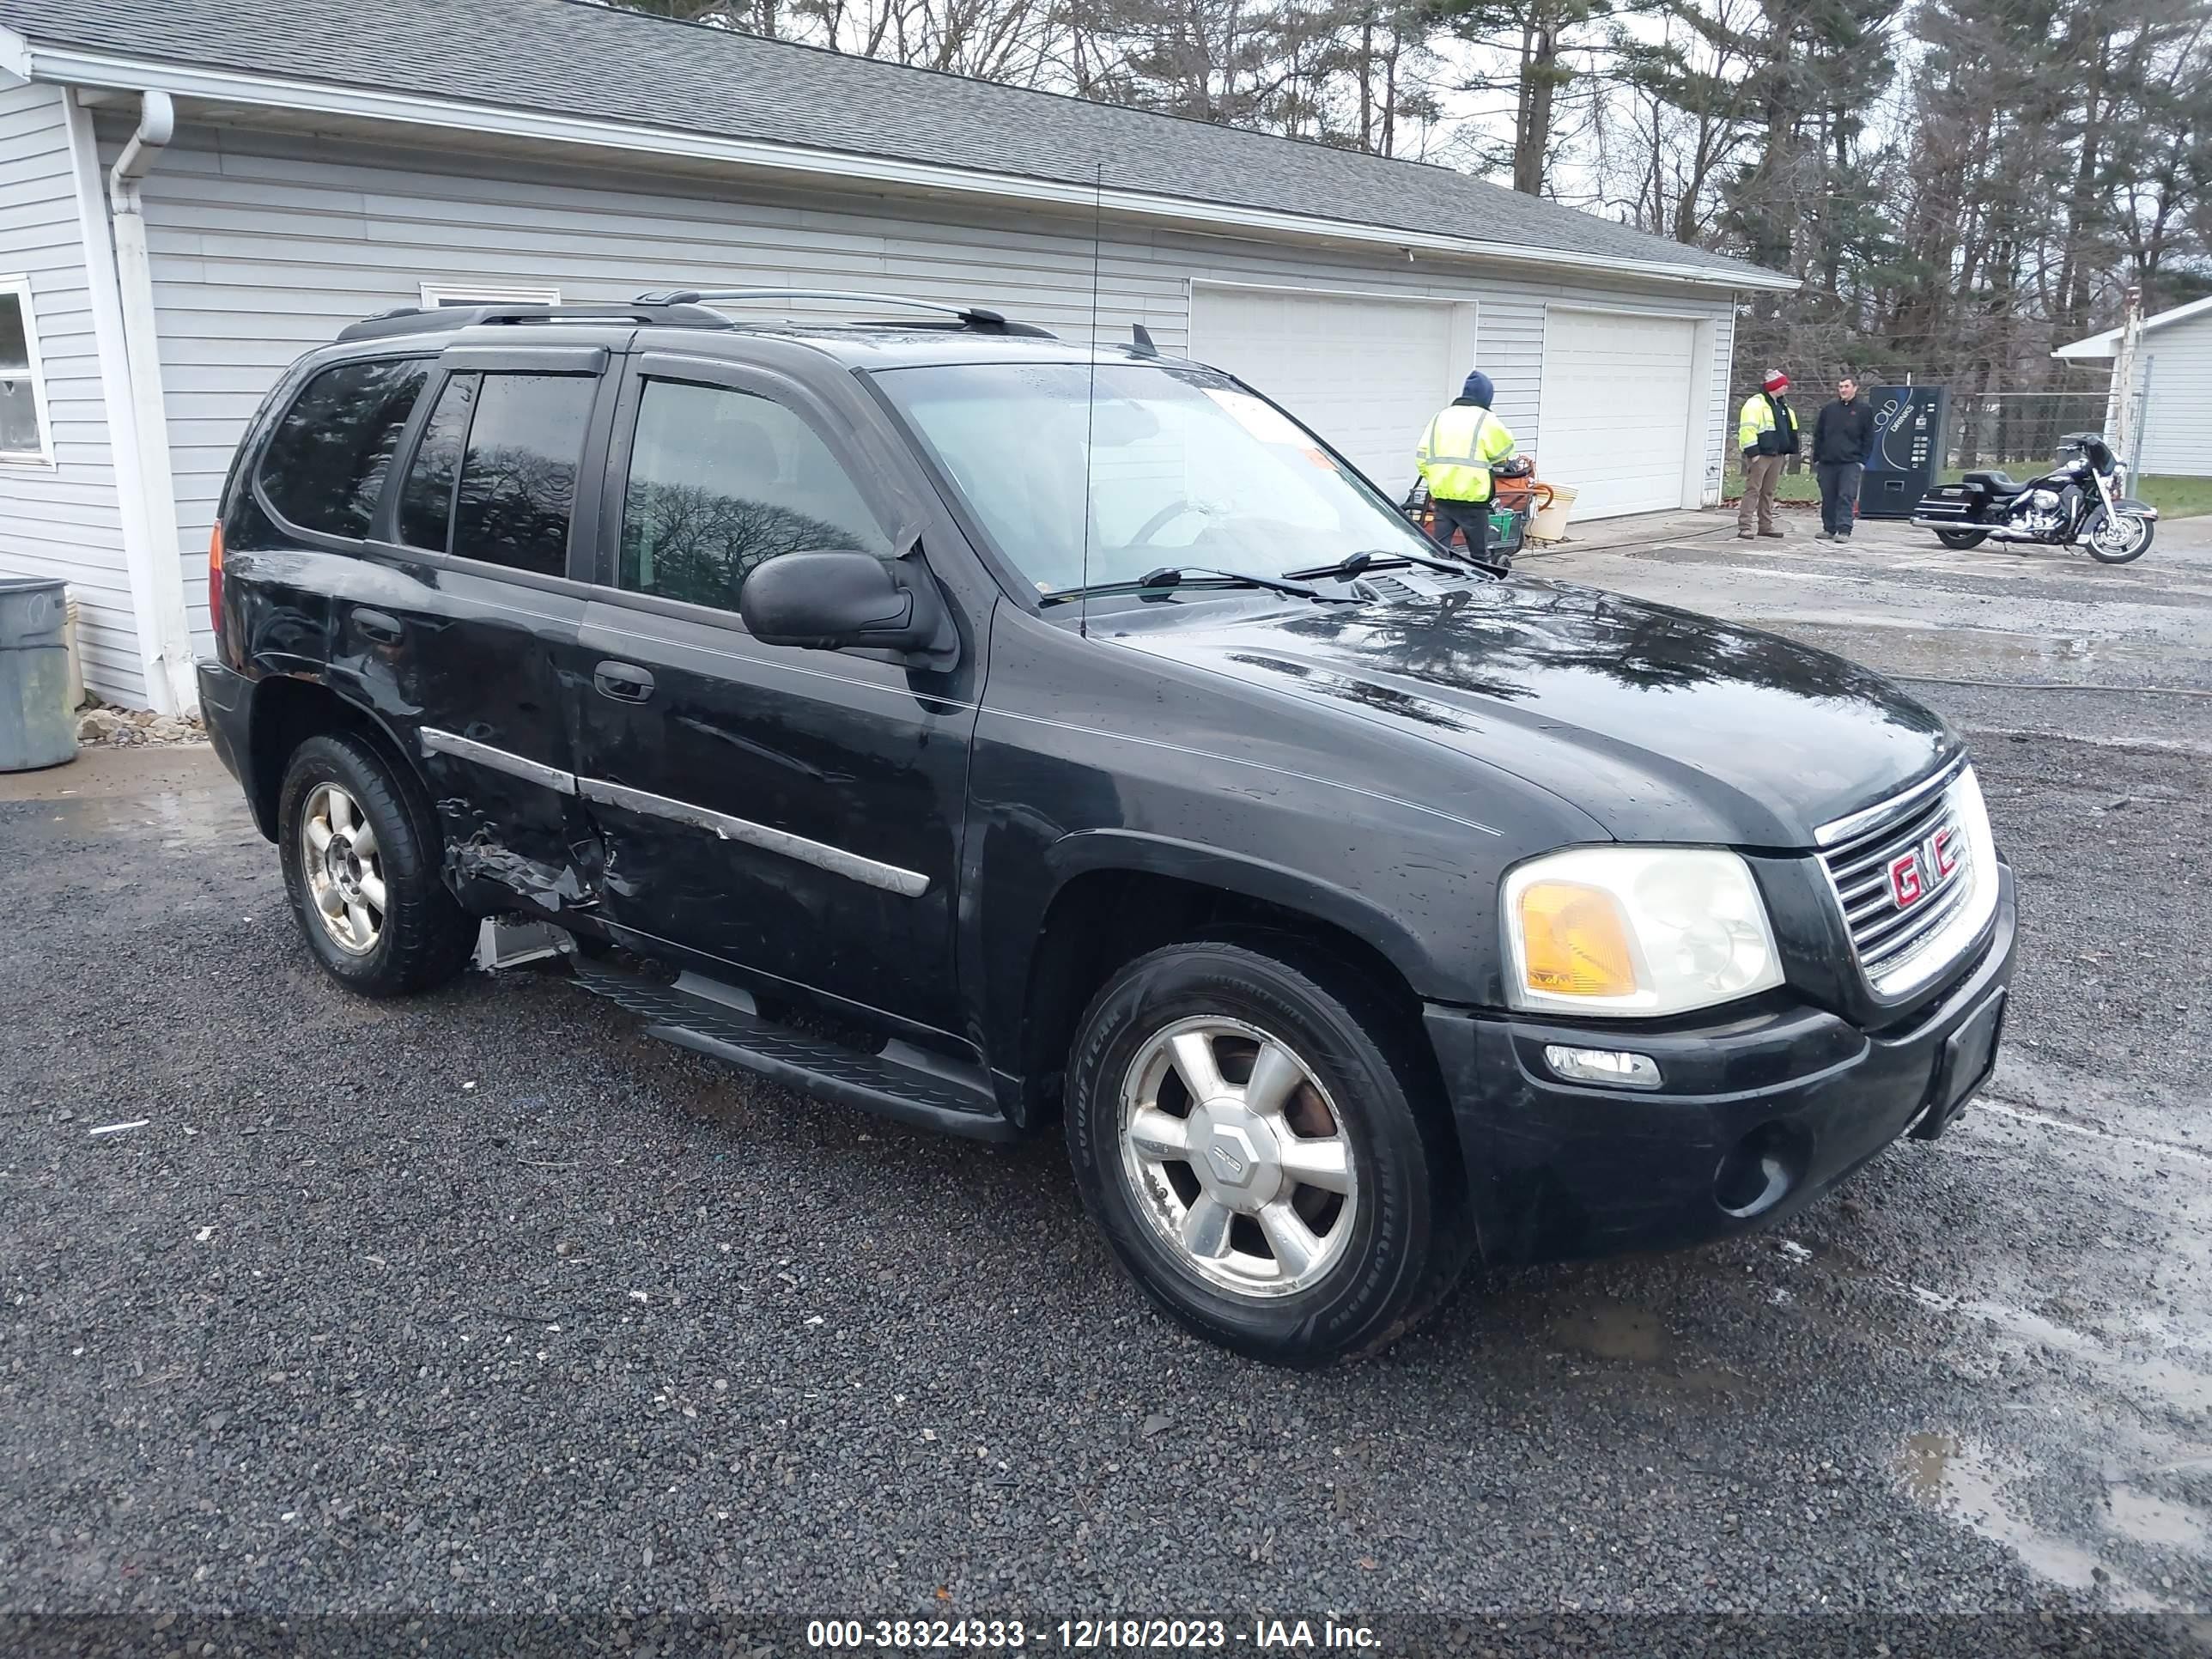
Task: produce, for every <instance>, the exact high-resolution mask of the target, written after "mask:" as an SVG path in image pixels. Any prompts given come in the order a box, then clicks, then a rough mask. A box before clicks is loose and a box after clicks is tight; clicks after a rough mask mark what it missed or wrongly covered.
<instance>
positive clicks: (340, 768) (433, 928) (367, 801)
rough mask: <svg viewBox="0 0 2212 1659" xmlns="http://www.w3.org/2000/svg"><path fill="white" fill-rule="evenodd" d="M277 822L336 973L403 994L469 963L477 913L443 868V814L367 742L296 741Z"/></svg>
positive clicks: (319, 953)
mask: <svg viewBox="0 0 2212 1659" xmlns="http://www.w3.org/2000/svg"><path fill="white" fill-rule="evenodd" d="M277 823H278V832H277V847H278V848H279V850H280V854H281V856H282V858H283V865H284V887H285V890H286V892H287V893H288V894H289V896H290V898H291V901H292V911H293V914H294V915H295V917H296V918H297V919H298V921H299V924H300V931H301V933H302V934H303V935H305V937H306V939H307V948H308V949H309V950H311V951H313V952H314V955H315V960H316V961H318V962H319V963H321V964H322V965H323V969H324V971H325V972H326V973H328V974H329V975H331V978H333V979H335V980H337V981H338V982H339V983H340V984H341V985H343V986H345V987H347V988H348V989H349V990H354V991H359V992H362V993H363V994H366V995H368V996H401V995H404V994H407V993H409V992H411V991H422V990H428V988H429V987H432V986H434V985H440V984H442V983H444V982H445V981H447V980H449V979H451V978H452V977H453V975H455V974H458V973H459V972H460V970H461V969H462V968H463V967H464V966H465V965H466V964H467V962H468V959H469V952H470V951H471V949H472V948H473V947H474V945H475V943H476V936H477V921H476V918H474V917H473V916H471V915H469V914H468V913H467V912H466V911H465V910H463V909H462V908H461V907H460V905H459V903H458V902H456V901H455V900H454V898H453V895H452V894H451V893H449V892H448V891H447V890H446V886H445V884H444V883H443V882H442V881H441V880H440V879H439V876H438V868H439V859H440V854H439V849H438V842H437V837H436V830H435V821H434V820H433V818H432V817H431V815H430V813H429V811H428V807H427V806H426V805H424V804H423V803H422V802H421V800H420V799H418V798H417V797H416V794H415V792H414V790H413V788H412V784H411V780H409V779H406V778H404V777H401V776H398V775H397V774H396V773H395V771H394V770H393V769H392V767H391V766H390V765H389V763H386V761H385V760H384V758H383V757H381V756H380V755H379V754H378V753H377V752H376V751H375V750H374V749H372V748H370V747H369V746H368V744H364V743H362V742H361V741H360V740H359V739H357V738H349V737H319V738H308V739H307V742H305V743H303V744H301V745H300V746H299V748H298V749H296V750H294V751H293V754H292V758H291V760H290V762H289V763H288V764H287V765H286V767H285V769H284V787H283V793H282V795H281V796H280V798H279V800H278V805H277Z"/></svg>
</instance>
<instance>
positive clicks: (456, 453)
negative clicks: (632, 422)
mask: <svg viewBox="0 0 2212 1659" xmlns="http://www.w3.org/2000/svg"><path fill="white" fill-rule="evenodd" d="M597 387H598V381H597V380H596V379H595V378H594V377H592V376H591V375H586V374H497V373H493V374H459V375H455V376H454V377H453V379H452V380H448V381H447V383H446V389H445V391H444V392H441V393H440V394H439V398H438V406H437V407H436V408H435V410H432V411H431V414H430V419H429V421H428V422H427V423H426V424H425V426H424V428H423V431H422V442H421V444H420V445H418V446H417V447H416V451H415V460H414V465H412V466H411V467H410V468H409V470H408V475H407V483H406V487H405V489H404V491H403V493H402V495H401V497H400V505H399V533H400V538H401V539H402V540H403V541H404V542H406V543H407V544H409V545H410V546H413V547H427V548H432V549H435V550H438V551H441V552H449V553H451V554H453V556H455V557H456V558H463V559H481V560H483V562H485V563H487V564H501V565H506V566H507V567H508V568H511V569H515V570H532V571H536V572H537V573H538V574H541V575H547V576H558V575H561V574H564V572H565V571H566V569H567V567H568V513H569V508H570V507H571V506H572V505H573V504H574V499H575V493H576V469H577V467H578V465H580V463H581V461H582V459H583V453H584V432H585V428H586V426H587V425H588V424H589V423H590V420H591V413H592V395H593V393H594V392H595V391H596V390H597Z"/></svg>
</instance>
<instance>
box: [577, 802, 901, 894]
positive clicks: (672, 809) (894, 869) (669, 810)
mask: <svg viewBox="0 0 2212 1659" xmlns="http://www.w3.org/2000/svg"><path fill="white" fill-rule="evenodd" d="M576 792H577V793H579V794H580V795H581V796H582V797H583V798H584V799H586V800H588V801H596V802H598V803H599V805H602V806H619V807H622V808H623V809H624V810H626V811H632V812H646V813H649V814H651V815H652V816H653V817H662V818H669V819H672V820H673V821H674V822H676V823H688V824H690V826H691V827H692V828H693V829H705V830H708V831H710V832H711V833H713V834H714V835H717V836H720V837H721V838H722V839H723V840H724V841H734V842H742V843H743V844H744V845H745V846H747V847H757V848H760V849H761V850H762V851H763V852H768V853H781V854H782V855H783V856H784V857H786V858H789V859H797V860H799V862H800V863H801V864H811V865H812V866H814V867H815V868H816V869H817V870H827V871H829V872H830V873H831V874H832V875H839V876H843V877H845V878H848V879H849V880H852V881H857V882H859V883H860V884H861V885H862V886H864V887H875V888H879V889H881V890H883V891H884V892H886V893H896V894H897V895H898V896H900V897H901V898H920V897H921V896H922V895H923V894H924V893H926V892H927V891H928V890H929V878H928V877H927V876H925V875H921V874H920V873H919V872H915V871H913V870H902V869H900V868H899V867H898V866H896V865H895V864H882V863H878V861H877V860H874V859H870V858H863V857H861V856H860V854H858V853H848V852H847V851H846V850H845V849H844V848H842V847H831V846H829V845H827V844H826V843H824V842H818V841H809V840H807V839H806V837H805V836H794V835H792V834H791V833H790V832H789V831H787V830H783V829H770V828H769V826H768V825H766V824H764V823H752V822H750V820H749V819H745V818H733V817H731V816H730V815H729V814H728V813H726V812H717V811H713V810H711V809H710V808H708V807H704V806H694V805H691V804H690V802H688V801H680V800H671V799H669V798H668V797H667V796H665V795H654V794H649V793H647V792H646V791H644V790H642V789H632V788H630V787H628V786H627V785H624V784H619V783H609V782H608V781H606V780H605V779H604V778H579V779H578V780H577V781H576Z"/></svg>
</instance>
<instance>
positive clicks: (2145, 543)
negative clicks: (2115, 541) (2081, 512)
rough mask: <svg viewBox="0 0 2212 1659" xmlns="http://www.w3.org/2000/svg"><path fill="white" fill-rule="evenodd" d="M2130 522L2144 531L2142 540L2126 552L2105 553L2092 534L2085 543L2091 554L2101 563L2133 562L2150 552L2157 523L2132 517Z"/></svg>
mask: <svg viewBox="0 0 2212 1659" xmlns="http://www.w3.org/2000/svg"><path fill="white" fill-rule="evenodd" d="M2129 522H2130V523H2131V524H2133V525H2135V526H2137V527H2138V528H2140V529H2141V530H2142V540H2141V541H2139V542H2137V543H2136V544H2135V545H2134V546H2133V547H2132V548H2130V549H2129V550H2127V551H2126V552H2124V553H2104V552H2100V551H2099V550H2098V545H2097V538H2095V537H2094V536H2092V537H2091V538H2089V539H2088V540H2087V542H2086V543H2084V544H2083V545H2085V546H2086V547H2087V548H2088V550H2089V556H2090V557H2091V558H2093V559H2094V560H2095V561H2096V562H2098V563H2099V564H2133V563H2134V562H2136V560H2137V559H2140V558H2141V557H2142V556H2143V555H2144V554H2146V553H2148V552H2149V551H2150V544H2151V543H2152V541H2153V540H2154V539H2155V538H2156V537H2157V534H2158V526H2157V524H2156V523H2154V521H2153V520H2149V519H2131V520H2129Z"/></svg>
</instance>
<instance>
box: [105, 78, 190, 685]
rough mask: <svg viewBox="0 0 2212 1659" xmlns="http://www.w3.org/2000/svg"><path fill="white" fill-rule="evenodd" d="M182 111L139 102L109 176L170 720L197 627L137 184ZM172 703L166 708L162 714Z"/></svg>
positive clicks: (165, 103) (162, 100)
mask: <svg viewBox="0 0 2212 1659" xmlns="http://www.w3.org/2000/svg"><path fill="white" fill-rule="evenodd" d="M176 131H177V108H176V105H175V103H174V102H173V100H171V99H170V97H169V94H167V93H166V92H146V93H143V94H140V98H139V106H138V128H137V131H135V132H133V133H132V134H131V142H130V143H127V144H125V146H124V147H123V154H122V155H118V156H117V157H116V159H115V165H114V167H112V168H111V169H110V170H109V172H108V175H107V195H108V204H109V218H110V220H111V222H112V223H113V225H114V234H115V276H116V287H117V290H118V293H117V297H118V301H120V308H121V310H122V313H123V352H124V360H125V363H126V365H127V366H128V369H129V375H130V381H131V424H132V426H133V427H134V428H135V429H136V436H137V448H138V459H139V467H140V477H139V485H140V489H139V497H140V505H141V508H142V510H143V515H144V520H145V532H146V542H147V546H148V548H149V550H150V553H151V557H152V563H153V572H152V574H153V581H152V584H151V587H152V592H151V593H150V595H149V597H150V599H151V600H152V604H153V615H152V616H151V617H148V618H146V623H149V624H150V635H151V638H150V641H149V651H148V653H147V656H148V662H147V686H146V692H147V696H148V697H149V699H151V700H152V702H153V703H154V706H155V708H157V709H161V710H162V711H163V712H165V713H174V712H180V711H182V710H185V709H189V708H193V707H195V706H196V705H197V703H198V702H199V684H198V680H197V676H196V675H195V674H194V673H193V671H192V635H191V624H190V623H187V622H186V620H185V589H184V570H183V559H184V550H183V548H182V547H181V546H180V545H179V540H180V538H179V532H178V528H177V495H176V487H175V483H174V482H173V478H172V477H171V473H170V463H169V420H168V412H167V409H166V408H165V407H164V406H163V402H162V397H161V340H160V337H159V332H158V331H157V329H156V326H155V318H154V270H153V264H152V262H151V260H150V259H149V258H148V256H147V252H146V216H145V213H144V210H143V203H142V200H141V197H140V193H139V184H140V182H141V181H142V180H143V179H144V178H145V177H146V175H147V174H148V173H151V172H152V171H153V170H154V168H155V166H156V164H158V163H159V162H160V161H161V151H162V150H163V149H164V148H165V147H166V146H167V144H168V143H169V141H170V139H172V138H173V137H175V136H176ZM165 703H166V705H167V707H166V708H164V704H165Z"/></svg>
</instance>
